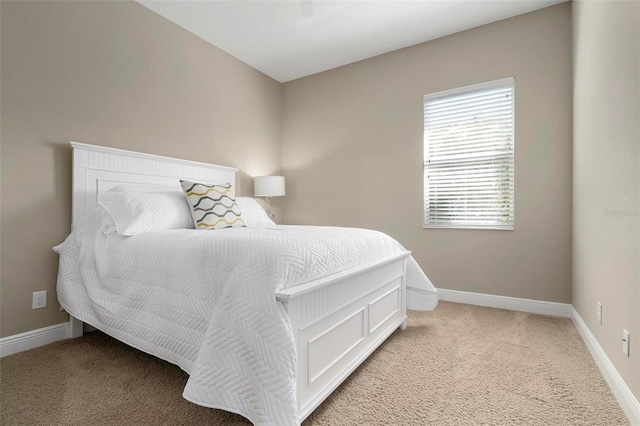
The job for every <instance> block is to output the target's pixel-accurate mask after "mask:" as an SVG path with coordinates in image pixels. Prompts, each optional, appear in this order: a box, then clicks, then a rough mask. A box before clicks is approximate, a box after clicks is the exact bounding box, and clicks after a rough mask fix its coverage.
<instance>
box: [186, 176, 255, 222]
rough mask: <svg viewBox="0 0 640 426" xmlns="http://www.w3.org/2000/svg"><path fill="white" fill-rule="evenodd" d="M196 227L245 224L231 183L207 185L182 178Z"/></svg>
mask: <svg viewBox="0 0 640 426" xmlns="http://www.w3.org/2000/svg"><path fill="white" fill-rule="evenodd" d="M180 185H182V190H183V191H184V193H185V194H186V196H187V201H188V202H189V207H190V208H191V216H193V222H194V223H195V226H196V229H222V228H235V227H241V226H245V223H244V221H243V220H242V217H241V212H240V207H238V204H237V203H236V198H235V195H234V193H233V189H231V184H224V185H221V184H214V185H205V184H203V183H195V182H190V181H188V180H181V181H180Z"/></svg>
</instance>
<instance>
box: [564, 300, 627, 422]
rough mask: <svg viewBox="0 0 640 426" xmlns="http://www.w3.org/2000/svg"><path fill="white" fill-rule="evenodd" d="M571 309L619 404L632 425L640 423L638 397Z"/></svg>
mask: <svg viewBox="0 0 640 426" xmlns="http://www.w3.org/2000/svg"><path fill="white" fill-rule="evenodd" d="M571 311H572V315H571V319H572V320H573V323H574V324H575V326H576V328H577V329H578V332H579V333H580V335H581V336H582V340H584V343H585V344H586V345H587V348H589V352H591V356H593V359H595V361H596V364H597V365H598V368H599V369H600V372H601V373H602V375H603V376H604V379H605V380H606V381H607V384H608V385H609V387H610V388H611V391H612V392H613V395H614V396H615V397H616V399H617V400H618V404H620V406H621V407H622V409H623V410H624V412H625V414H626V415H627V417H628V418H629V422H630V423H631V424H632V425H635V426H638V425H640V402H638V399H637V398H636V397H635V396H634V395H633V393H632V392H631V389H629V387H628V386H627V384H626V383H625V382H624V380H623V379H622V377H621V376H620V373H618V370H616V368H615V367H614V366H613V363H612V362H611V360H610V359H609V357H608V356H607V354H606V353H605V352H604V350H603V349H602V347H601V346H600V344H599V343H598V341H597V340H596V338H595V336H594V335H593V333H591V330H589V327H587V324H585V322H584V321H583V320H582V317H580V314H578V311H576V309H575V308H574V307H571Z"/></svg>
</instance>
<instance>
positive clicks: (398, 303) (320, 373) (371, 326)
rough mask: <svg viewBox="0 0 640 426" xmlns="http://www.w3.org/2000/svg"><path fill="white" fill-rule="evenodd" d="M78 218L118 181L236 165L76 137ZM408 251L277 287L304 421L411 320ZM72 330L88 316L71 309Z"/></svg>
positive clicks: (223, 178)
mask: <svg viewBox="0 0 640 426" xmlns="http://www.w3.org/2000/svg"><path fill="white" fill-rule="evenodd" d="M71 146H72V148H73V213H72V214H73V216H72V223H74V224H75V223H77V221H78V220H79V219H80V218H82V217H84V216H85V215H86V214H87V213H89V212H90V211H91V210H93V209H94V208H95V207H96V202H97V196H98V194H99V193H100V192H103V191H106V190H108V189H110V188H112V187H113V186H115V185H121V184H138V185H149V188H151V189H153V188H154V187H164V186H174V185H177V184H178V182H177V180H178V179H187V180H192V181H197V182H204V183H214V182H230V183H231V185H233V187H234V188H235V174H236V172H237V171H238V169H235V168H231V167H223V166H216V165H211V164H206V163H200V162H195V161H188V160H180V159H175V158H169V157H161V156H157V155H150V154H142V153H138V152H132V151H125V150H120V149H114V148H106V147H101V146H95V145H87V144H81V143H77V142H71ZM409 255H410V252H408V251H405V252H402V253H399V254H396V255H393V256H390V257H387V258H384V259H381V260H379V261H378V262H375V263H370V264H366V265H362V266H359V267H356V268H353V269H349V270H346V271H343V272H340V273H337V274H333V275H330V276H328V277H324V278H321V279H318V280H315V281H312V282H309V283H306V284H303V285H300V286H296V287H293V288H289V289H287V290H284V291H281V292H279V293H276V299H277V300H278V301H280V302H282V304H283V305H284V307H285V309H286V311H287V313H288V315H289V318H290V321H291V325H292V327H293V333H294V337H295V341H296V348H297V354H298V371H297V380H298V381H297V401H298V421H299V422H300V423H301V422H302V421H303V420H304V419H305V418H306V417H307V416H308V415H309V414H310V413H311V412H312V411H313V410H314V409H315V408H316V407H318V405H320V403H322V401H324V400H325V398H326V397H327V396H329V394H331V392H333V390H334V389H335V388H337V387H338V386H339V385H340V383H342V381H343V380H344V379H346V378H347V377H348V376H349V374H351V373H352V372H353V371H354V370H355V369H356V368H357V367H358V366H359V365H360V364H361V363H362V362H363V361H364V360H365V359H366V358H367V357H368V356H369V355H370V354H371V353H372V352H373V351H374V350H375V349H376V348H377V347H378V346H379V345H380V344H381V343H382V342H384V341H385V340H386V339H387V337H389V335H391V333H393V332H394V331H395V330H396V329H397V328H398V327H400V328H401V329H404V328H405V326H406V262H407V258H408V256H409ZM69 321H70V329H71V337H79V336H81V335H82V334H83V323H82V322H81V321H80V320H78V319H76V318H74V317H72V316H71V317H70V320H69Z"/></svg>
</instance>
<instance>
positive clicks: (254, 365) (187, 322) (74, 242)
mask: <svg viewBox="0 0 640 426" xmlns="http://www.w3.org/2000/svg"><path fill="white" fill-rule="evenodd" d="M107 229H108V228H107V225H106V222H105V220H104V213H103V212H101V211H100V210H96V212H94V213H93V214H91V215H90V216H89V217H87V219H86V220H85V221H84V222H82V223H81V224H79V225H78V226H77V227H76V229H75V230H74V231H73V232H72V234H71V235H70V236H69V237H68V238H67V239H66V240H65V242H64V243H62V244H60V245H59V246H57V247H56V248H55V250H56V251H57V252H58V253H60V270H59V275H58V299H59V301H60V303H61V305H62V306H63V307H64V309H65V310H67V311H68V312H69V313H70V314H72V315H73V316H75V317H76V318H78V319H80V320H82V321H85V322H87V323H89V324H91V325H94V326H95V327H97V328H98V329H100V330H103V331H105V332H106V333H108V334H110V335H112V336H114V337H116V338H118V339H120V340H122V341H123V342H125V343H127V344H129V345H131V346H134V347H136V348H139V349H141V350H143V351H145V352H148V353H151V354H153V355H156V356H158V357H160V358H162V359H165V360H167V361H170V362H172V363H175V364H177V365H179V366H180V367H181V368H182V369H184V370H185V371H186V372H187V373H189V374H190V378H189V381H188V382H187V385H186V387H185V390H184V395H183V396H184V397H185V398H186V399H188V400H190V401H192V402H195V403H197V404H200V405H204V406H207V407H212V408H220V409H223V410H227V411H231V412H235V413H239V414H241V415H243V416H245V417H247V418H248V419H249V420H251V421H252V422H253V423H254V424H256V425H277V426H286V425H294V424H296V420H297V419H296V414H297V413H296V400H295V398H296V391H295V384H296V377H295V374H296V363H297V358H296V354H295V344H294V340H293V334H292V330H291V326H290V324H289V321H288V318H287V315H286V312H285V311H284V308H283V306H282V305H281V304H280V303H279V302H277V301H276V299H275V293H276V291H278V290H281V289H284V288H288V287H292V286H295V285H299V284H303V283H305V282H309V281H312V280H314V279H317V278H320V277H323V276H326V275H329V274H332V273H335V272H339V271H342V270H345V269H348V268H352V267H355V266H358V265H361V264H363V263H368V262H371V261H374V260H376V259H380V258H382V257H385V256H388V255H391V254H393V253H397V252H399V251H402V250H403V248H402V246H400V244H398V243H397V242H396V241H395V240H393V239H392V238H390V237H389V236H387V235H385V234H383V233H380V232H376V231H370V230H364V229H353V228H330V227H308V226H276V227H267V228H233V229H223V230H215V231H202V230H172V231H162V232H149V233H145V234H139V235H135V236H132V237H123V236H118V235H105V234H104V232H105V231H107ZM407 285H408V287H409V300H408V307H409V308H411V309H424V310H428V309H433V307H435V305H436V304H437V293H436V290H435V288H434V287H433V285H432V284H431V283H430V282H429V280H428V279H427V277H426V276H425V275H424V273H423V272H422V271H421V270H420V268H419V267H418V265H417V264H416V263H415V261H414V260H413V259H412V258H410V259H409V264H408V282H407Z"/></svg>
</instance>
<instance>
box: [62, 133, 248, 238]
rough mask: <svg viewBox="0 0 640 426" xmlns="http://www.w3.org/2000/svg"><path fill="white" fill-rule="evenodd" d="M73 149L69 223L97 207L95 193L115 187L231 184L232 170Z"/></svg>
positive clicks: (102, 149) (79, 145)
mask: <svg viewBox="0 0 640 426" xmlns="http://www.w3.org/2000/svg"><path fill="white" fill-rule="evenodd" d="M71 147H72V148H73V204H72V210H73V211H72V216H71V223H72V226H73V224H76V223H78V220H80V219H81V218H83V217H84V216H85V215H86V214H88V213H89V212H91V211H92V210H93V209H95V208H96V203H97V199H98V194H99V193H100V192H104V191H108V190H109V189H110V188H112V187H114V186H116V185H122V184H138V185H149V186H150V187H154V186H155V187H158V186H178V185H179V182H178V180H179V179H186V180H192V181H195V182H202V183H227V182H229V183H231V186H232V187H233V188H234V190H235V185H236V172H237V171H238V169H236V168H233V167H225V166H216V165H213V164H206V163H200V162H197V161H189V160H181V159H177V158H171V157H162V156H160V155H152V154H143V153H140V152H133V151H125V150H123V149H115V148H107V147H103V146H97V145H87V144H84V143H78V142H71Z"/></svg>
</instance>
